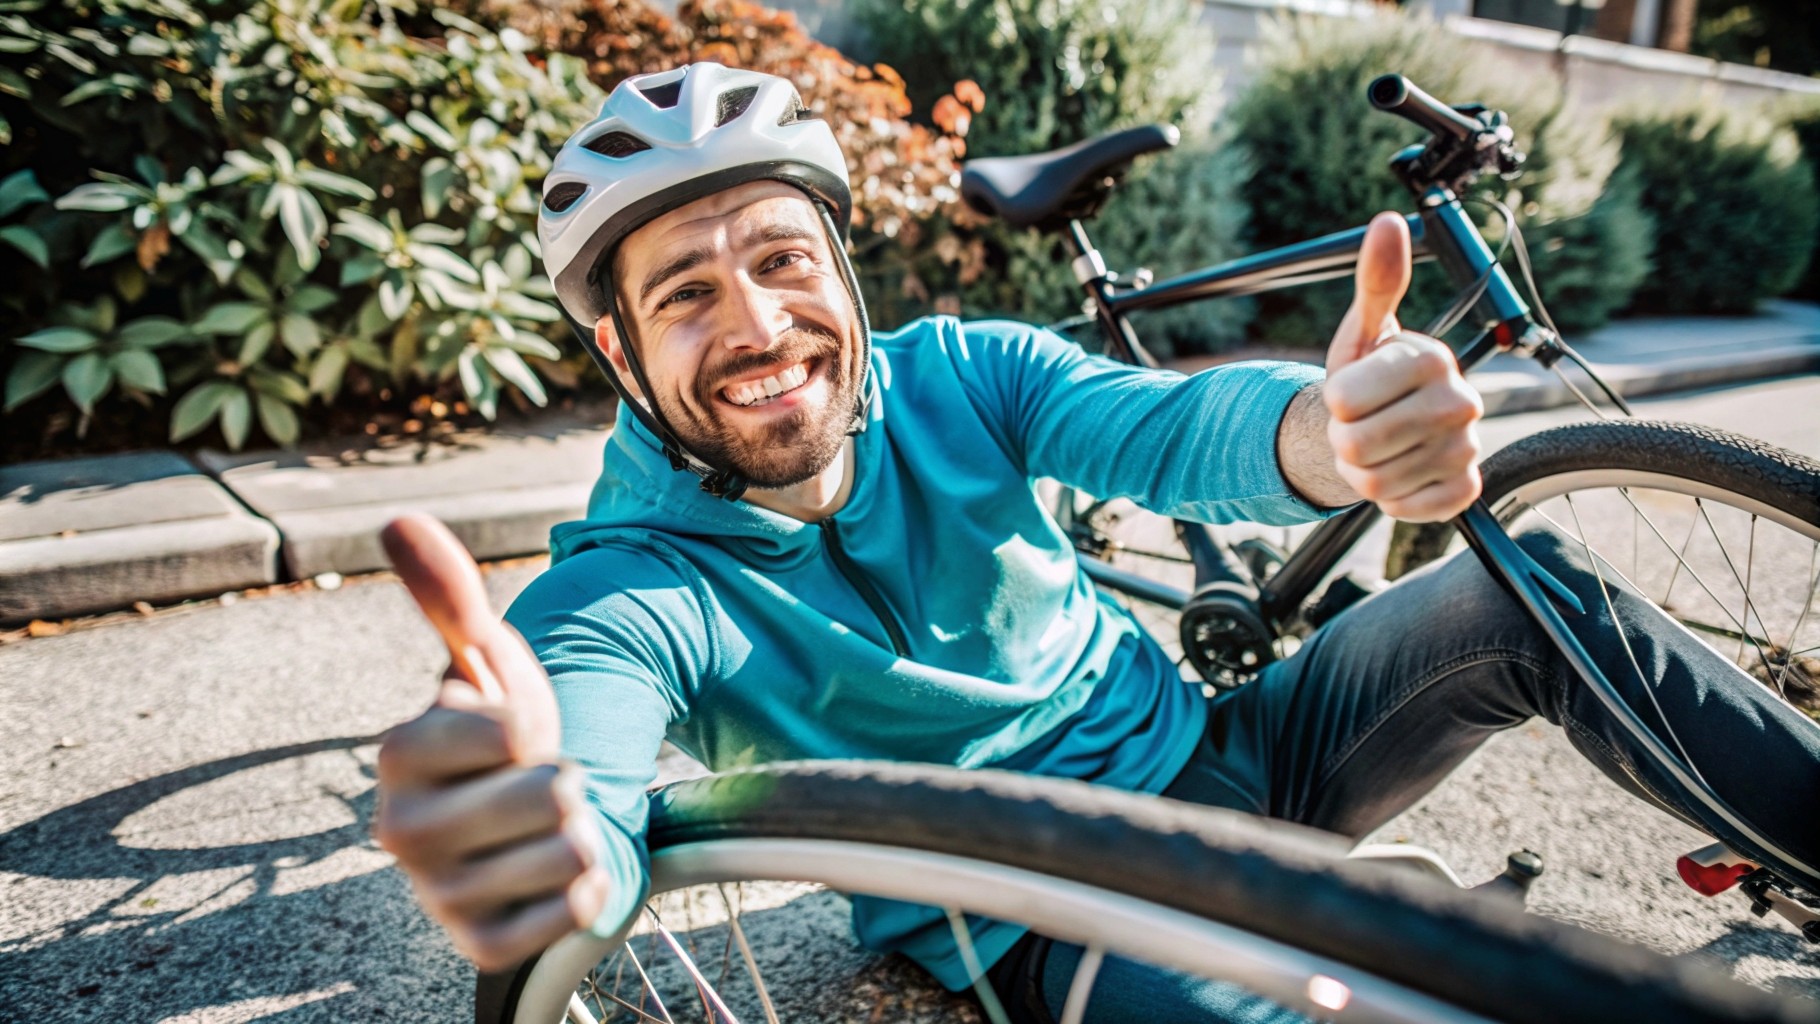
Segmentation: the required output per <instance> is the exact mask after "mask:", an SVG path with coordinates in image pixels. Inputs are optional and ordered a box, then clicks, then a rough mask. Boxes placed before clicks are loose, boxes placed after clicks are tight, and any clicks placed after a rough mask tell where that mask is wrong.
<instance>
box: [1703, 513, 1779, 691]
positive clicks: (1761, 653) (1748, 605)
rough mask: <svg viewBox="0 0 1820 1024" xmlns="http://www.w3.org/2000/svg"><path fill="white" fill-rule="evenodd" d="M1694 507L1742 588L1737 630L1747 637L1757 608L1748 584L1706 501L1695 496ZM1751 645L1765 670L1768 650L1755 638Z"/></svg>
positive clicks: (1769, 662) (1758, 617)
mask: <svg viewBox="0 0 1820 1024" xmlns="http://www.w3.org/2000/svg"><path fill="white" fill-rule="evenodd" d="M1694 508H1696V509H1698V510H1699V511H1700V518H1701V519H1704V520H1706V529H1707V532H1709V533H1711V534H1712V535H1713V543H1714V544H1717V545H1719V557H1721V558H1723V559H1725V567H1726V568H1727V569H1730V570H1731V574H1732V580H1733V582H1735V583H1737V584H1738V586H1740V587H1742V588H1744V620H1743V621H1742V622H1739V623H1738V631H1739V632H1740V633H1742V634H1744V635H1745V636H1746V637H1749V636H1750V619H1751V614H1752V613H1753V612H1755V611H1756V610H1757V609H1756V605H1754V604H1753V603H1752V602H1751V599H1750V585H1749V584H1747V583H1745V582H1744V578H1743V577H1742V576H1739V575H1738V567H1737V565H1735V564H1733V562H1732V556H1731V552H1729V551H1727V550H1725V542H1724V541H1722V540H1720V539H1719V530H1718V528H1717V527H1715V526H1714V525H1713V519H1712V517H1711V516H1709V515H1707V514H1706V503H1705V502H1703V501H1701V500H1700V499H1699V498H1695V499H1694ZM1754 518H1755V517H1753V520H1754ZM1687 571H1688V573H1689V575H1692V573H1693V571H1694V570H1693V567H1692V566H1689V567H1688V570H1687ZM1709 593H1710V591H1709ZM1713 600H1715V601H1716V600H1718V598H1717V597H1715V598H1713ZM1726 614H1727V615H1729V614H1731V613H1730V612H1727V613H1726ZM1757 621H1758V622H1762V621H1763V616H1762V615H1758V616H1757ZM1751 646H1752V647H1755V648H1756V649H1757V657H1759V658H1762V659H1763V665H1764V668H1765V670H1767V669H1768V667H1769V666H1770V665H1771V664H1772V662H1771V661H1770V660H1769V652H1768V651H1766V650H1764V649H1763V647H1762V645H1761V644H1758V643H1757V642H1756V641H1755V640H1752V641H1751Z"/></svg>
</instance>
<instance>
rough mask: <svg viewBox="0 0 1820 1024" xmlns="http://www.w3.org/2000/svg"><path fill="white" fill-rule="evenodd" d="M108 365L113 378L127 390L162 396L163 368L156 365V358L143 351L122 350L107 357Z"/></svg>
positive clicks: (134, 349) (133, 349)
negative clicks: (116, 378)
mask: <svg viewBox="0 0 1820 1024" xmlns="http://www.w3.org/2000/svg"><path fill="white" fill-rule="evenodd" d="M107 362H108V365H109V366H111V367H112V368H113V370H114V376H116V377H118V378H120V383H122V384H124V385H126V386H127V387H129V388H137V389H139V390H140V391H149V392H151V393H152V394H154V395H162V394H164V368H163V367H161V366H159V365H158V357H157V356H155V355H152V354H151V353H150V352H147V351H145V350H143V349H136V348H129V349H122V350H121V351H119V352H116V353H114V354H113V355H111V356H109V357H108V361H107Z"/></svg>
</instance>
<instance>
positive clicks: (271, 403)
mask: <svg viewBox="0 0 1820 1024" xmlns="http://www.w3.org/2000/svg"><path fill="white" fill-rule="evenodd" d="M257 405H258V408H259V429H261V430H263V431H265V436H267V437H269V438H271V439H272V440H274V441H277V442H278V443H279V444H281V445H284V446H285V447H287V448H288V447H290V446H291V445H293V444H296V443H297V413H296V412H295V411H294V410H292V408H291V407H290V406H289V405H286V404H285V403H284V402H282V401H279V400H278V399H276V398H273V397H272V396H271V395H260V396H258V398H257Z"/></svg>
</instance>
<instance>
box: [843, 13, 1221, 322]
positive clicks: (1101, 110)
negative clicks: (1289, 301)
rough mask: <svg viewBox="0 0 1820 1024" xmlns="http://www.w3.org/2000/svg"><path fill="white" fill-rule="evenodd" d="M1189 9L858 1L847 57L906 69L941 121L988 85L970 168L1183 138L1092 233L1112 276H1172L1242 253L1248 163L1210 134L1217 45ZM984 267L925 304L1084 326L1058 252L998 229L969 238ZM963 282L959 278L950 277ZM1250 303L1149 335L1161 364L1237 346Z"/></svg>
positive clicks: (1169, 316)
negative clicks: (1119, 131) (1122, 138)
mask: <svg viewBox="0 0 1820 1024" xmlns="http://www.w3.org/2000/svg"><path fill="white" fill-rule="evenodd" d="M1197 11H1198V8H1197V7H1195V6H1194V5H1192V4H1190V3H1188V2H1187V0H1157V2H1154V3H1144V4H1121V3H1116V2H1114V0H854V2H853V3H852V4H850V5H849V7H848V10H847V13H848V14H849V15H850V17H851V18H852V20H853V23H854V25H855V26H856V28H857V29H858V32H857V38H858V40H859V41H857V42H853V43H851V44H850V45H851V46H852V48H853V49H854V50H855V52H857V53H860V54H862V55H864V56H865V57H866V58H867V59H870V60H876V61H882V62H884V63H886V64H889V65H891V66H893V67H896V68H898V69H900V70H901V72H902V74H903V76H904V82H905V85H906V88H907V91H908V93H909V96H910V98H911V100H912V102H913V104H914V106H915V108H916V109H917V110H918V111H928V112H929V114H928V115H927V116H930V117H933V118H939V117H940V116H941V114H942V109H941V107H942V103H941V100H940V96H941V94H942V93H943V92H944V91H945V90H946V89H948V88H950V87H951V84H952V83H954V82H956V81H959V80H962V79H969V80H972V81H974V82H977V84H978V86H979V88H980V90H981V91H982V93H983V95H984V96H985V97H986V102H985V103H984V105H983V107H982V108H980V109H978V110H977V111H975V112H973V113H972V114H971V116H970V118H969V120H970V122H971V123H970V126H969V127H968V129H967V153H968V155H970V156H1006V155H1018V154H1024V153H1035V152H1041V151H1043V150H1048V149H1054V148H1058V147H1061V146H1065V145H1068V144H1070V143H1074V142H1078V141H1080V140H1082V139H1085V138H1088V137H1090V136H1093V135H1096V134H1099V133H1101V132H1106V131H1110V130H1113V129H1116V128H1126V127H1131V126H1134V125H1141V124H1151V123H1170V124H1174V125H1176V126H1177V127H1179V128H1180V129H1181V130H1182V135H1183V144H1182V145H1181V146H1180V147H1178V148H1177V149H1176V150H1175V151H1173V152H1167V153H1161V154H1157V155H1154V156H1149V157H1143V158H1140V160H1139V161H1138V163H1137V165H1136V166H1135V167H1134V169H1133V171H1132V173H1131V174H1130V175H1129V177H1128V178H1127V179H1126V180H1125V182H1124V183H1122V184H1121V185H1120V186H1119V187H1118V188H1117V189H1116V190H1115V191H1114V192H1113V195H1112V198H1111V200H1110V201H1109V202H1108V203H1107V204H1106V206H1105V208H1104V209H1103V210H1102V211H1101V213H1100V215H1099V217H1098V218H1097V219H1095V220H1094V221H1093V222H1092V223H1090V224H1089V225H1088V233H1089V235H1090V236H1091V237H1092V238H1093V240H1094V242H1095V244H1096V245H1098V246H1099V247H1100V249H1101V251H1102V252H1103V253H1104V254H1105V256H1106V258H1107V262H1108V265H1109V266H1111V267H1112V268H1114V269H1115V270H1120V271H1124V272H1130V271H1133V270H1135V269H1136V268H1138V267H1140V266H1143V267H1149V268H1152V269H1153V270H1155V271H1156V272H1157V273H1158V274H1159V275H1166V274H1170V273H1176V272H1181V271H1186V270H1191V269H1194V268H1196V267H1198V266H1201V265H1205V264H1207V263H1211V262H1215V261H1218V260H1222V259H1227V258H1230V257H1232V256H1234V255H1236V254H1237V252H1238V240H1239V236H1240V234H1241V232H1242V230H1243V226H1244V219H1245V213H1244V207H1243V205H1242V204H1241V203H1240V202H1238V200H1237V188H1238V184H1239V181H1240V179H1241V178H1242V176H1243V173H1242V169H1243V164H1242V162H1241V161H1239V160H1238V159H1237V158H1236V157H1235V156H1234V155H1233V154H1232V153H1230V152H1228V151H1227V149H1226V148H1225V147H1224V146H1222V145H1221V141H1220V138H1219V136H1218V135H1217V134H1216V133H1215V132H1214V131H1213V130H1212V125H1211V115H1210V111H1209V110H1208V108H1207V105H1206V102H1205V101H1206V100H1207V99H1209V98H1210V97H1211V95H1212V92H1213V89H1214V87H1215V86H1216V84H1217V81H1216V80H1211V79H1210V76H1209V71H1208V69H1209V68H1211V67H1212V65H1213V35H1212V32H1211V30H1209V29H1208V28H1206V27H1205V26H1203V25H1201V24H1200V23H1199V21H1198V19H1197V17H1196V15H1197ZM956 238H957V241H959V240H964V241H965V245H966V248H967V249H968V251H970V252H972V253H975V254H977V255H978V257H979V258H981V259H983V261H984V265H985V267H986V268H989V272H982V268H980V267H979V266H978V265H977V264H976V263H967V264H959V265H956V266H958V267H960V268H962V269H970V270H971V271H972V276H970V277H969V278H967V279H966V280H959V279H957V278H955V277H954V275H953V274H950V276H949V277H948V278H947V279H945V280H943V281H941V282H940V283H939V284H937V285H928V284H927V282H926V281H919V282H918V284H919V285H921V286H924V287H927V288H928V290H931V291H936V292H943V291H953V292H956V293H958V295H959V299H960V306H961V307H962V308H963V309H964V310H965V312H966V313H967V314H968V315H972V316H986V315H1006V316H1012V317H1015V318H1018V319H1021V320H1026V321H1031V322H1035V323H1048V322H1052V321H1055V320H1059V319H1062V318H1064V317H1066V316H1068V315H1070V314H1073V313H1075V312H1077V311H1078V309H1079V306H1080V303H1081V300H1082V293H1081V290H1080V286H1079V285H1078V284H1076V283H1075V281H1074V278H1073V275H1072V274H1071V273H1070V271H1069V270H1068V259H1067V257H1066V253H1065V249H1064V247H1063V246H1062V244H1061V242H1060V239H1059V238H1056V237H1053V236H1038V235H1036V234H1035V233H1033V232H1029V231H1012V230H1009V229H1006V228H1004V227H1002V226H1000V225H996V224H985V225H978V226H973V227H967V226H965V225H963V227H962V229H961V230H960V231H959V232H958V233H957V235H956ZM949 269H950V270H953V269H955V267H950V268H949ZM1249 312H1250V310H1249V306H1248V304H1246V303H1243V302H1223V303H1213V304H1204V305H1200V306H1196V307H1193V308H1191V309H1185V310H1176V311H1170V312H1166V313H1162V314H1157V315H1154V316H1152V317H1149V318H1147V319H1146V321H1144V322H1141V323H1140V325H1139V326H1140V332H1141V334H1142V335H1143V337H1144V338H1145V339H1146V341H1149V342H1153V343H1155V344H1156V346H1157V347H1158V348H1160V349H1162V350H1163V351H1164V352H1169V351H1175V352H1194V351H1212V350H1214V349H1217V348H1219V347H1222V346H1224V345H1227V344H1229V343H1231V342H1233V341H1236V340H1238V339H1239V338H1240V337H1241V336H1242V333H1243V329H1244V325H1245V322H1246V321H1247V319H1248V317H1249Z"/></svg>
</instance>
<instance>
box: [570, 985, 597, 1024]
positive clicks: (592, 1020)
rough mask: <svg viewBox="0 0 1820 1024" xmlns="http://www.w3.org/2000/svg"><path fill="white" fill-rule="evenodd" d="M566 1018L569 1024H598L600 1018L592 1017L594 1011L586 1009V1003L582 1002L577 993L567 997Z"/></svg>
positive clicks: (579, 994)
mask: <svg viewBox="0 0 1820 1024" xmlns="http://www.w3.org/2000/svg"><path fill="white" fill-rule="evenodd" d="M568 1017H569V1024H600V1018H598V1017H596V1016H594V1011H592V1010H590V1009H588V1004H587V1003H584V1002H582V999H581V993H579V992H577V993H575V994H573V995H571V996H569V1013H568Z"/></svg>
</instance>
